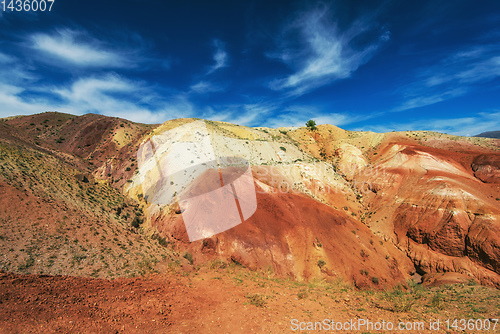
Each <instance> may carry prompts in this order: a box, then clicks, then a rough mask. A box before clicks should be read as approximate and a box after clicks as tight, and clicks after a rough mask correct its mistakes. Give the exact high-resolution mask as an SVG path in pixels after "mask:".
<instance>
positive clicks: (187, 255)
mask: <svg viewBox="0 0 500 334" xmlns="http://www.w3.org/2000/svg"><path fill="white" fill-rule="evenodd" d="M182 257H183V258H185V259H186V260H188V262H189V264H193V254H191V253H189V252H185V253H184V255H182Z"/></svg>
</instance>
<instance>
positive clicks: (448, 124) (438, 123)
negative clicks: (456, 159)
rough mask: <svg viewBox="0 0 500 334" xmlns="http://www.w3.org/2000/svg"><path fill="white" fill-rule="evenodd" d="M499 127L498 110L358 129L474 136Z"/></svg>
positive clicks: (499, 115)
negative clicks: (467, 115)
mask: <svg viewBox="0 0 500 334" xmlns="http://www.w3.org/2000/svg"><path fill="white" fill-rule="evenodd" d="M494 129H500V111H498V110H497V111H490V112H481V113H478V114H475V115H474V116H470V117H459V118H446V119H426V120H417V121H413V122H406V123H388V124H385V125H376V126H372V125H368V126H366V127H364V128H363V129H360V130H371V131H375V132H390V131H393V130H395V131H418V130H426V131H435V132H441V133H448V134H454V135H459V136H474V135H477V134H480V133H482V132H486V131H491V130H494Z"/></svg>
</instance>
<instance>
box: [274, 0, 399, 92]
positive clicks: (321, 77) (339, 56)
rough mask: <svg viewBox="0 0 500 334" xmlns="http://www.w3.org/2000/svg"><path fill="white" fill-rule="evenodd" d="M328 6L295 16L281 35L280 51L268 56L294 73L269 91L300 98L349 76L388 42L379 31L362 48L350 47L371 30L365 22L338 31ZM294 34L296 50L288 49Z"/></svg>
mask: <svg viewBox="0 0 500 334" xmlns="http://www.w3.org/2000/svg"><path fill="white" fill-rule="evenodd" d="M330 17H331V13H330V11H329V9H328V7H325V6H324V7H322V8H315V9H313V10H311V11H309V12H307V13H304V14H302V15H301V16H299V17H298V18H297V19H296V20H295V21H293V23H292V24H290V25H289V26H288V27H287V28H286V29H285V31H284V32H283V34H282V38H283V39H284V40H279V42H278V43H279V44H281V45H280V50H279V51H278V52H274V53H268V57H270V58H276V59H278V60H280V61H282V62H283V63H285V64H287V65H289V66H290V67H291V68H292V69H293V70H294V71H295V72H294V73H293V74H290V75H288V76H286V77H283V78H279V79H275V80H273V81H271V82H270V83H269V87H270V88H271V89H273V90H278V91H281V90H284V91H288V92H289V93H290V94H291V95H302V94H304V93H306V92H308V91H310V90H312V89H314V88H317V87H320V86H323V85H326V84H329V83H331V82H333V81H335V80H340V79H345V78H348V77H350V76H351V74H352V73H353V72H354V71H356V70H357V69H358V68H359V66H361V65H362V64H364V63H366V62H367V61H368V60H369V59H370V58H371V57H372V56H373V54H374V53H375V51H376V50H377V49H378V48H379V47H380V45H381V44H382V43H383V42H386V41H388V40H389V39H390V33H389V32H388V31H381V32H380V35H379V37H378V39H376V40H372V41H371V42H370V43H368V44H365V45H354V44H355V40H356V39H360V37H363V36H364V34H365V33H367V32H369V31H371V30H373V29H375V26H374V25H373V24H372V23H371V22H370V21H369V20H364V21H363V20H358V21H356V22H354V23H353V24H352V25H351V26H350V27H349V28H348V29H347V30H345V31H341V30H340V28H339V27H338V26H337V24H336V23H335V22H332V21H331V19H330ZM297 35H298V39H299V47H295V48H290V47H287V45H288V44H291V43H292V42H290V41H288V40H287V39H293V38H296V36H297Z"/></svg>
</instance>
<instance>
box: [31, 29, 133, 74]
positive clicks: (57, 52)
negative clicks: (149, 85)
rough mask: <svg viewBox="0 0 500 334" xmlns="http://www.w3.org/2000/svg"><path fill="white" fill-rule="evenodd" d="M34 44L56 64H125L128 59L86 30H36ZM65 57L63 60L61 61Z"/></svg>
mask: <svg viewBox="0 0 500 334" xmlns="http://www.w3.org/2000/svg"><path fill="white" fill-rule="evenodd" d="M29 41H30V43H31V47H32V48H33V49H35V50H36V51H38V52H40V53H41V54H42V55H43V56H44V59H45V60H47V61H50V62H51V63H52V64H54V65H58V66H66V65H67V64H68V63H70V64H72V65H74V66H79V67H113V68H115V67H124V66H128V65H130V64H129V61H128V60H127V59H126V58H125V57H124V56H123V55H122V54H119V53H118V52H115V51H113V50H111V48H110V47H106V45H105V43H104V42H102V41H99V40H97V39H95V38H93V37H91V36H89V35H88V33H87V32H84V31H76V30H71V29H58V30H56V31H55V32H53V33H51V34H45V33H36V34H33V35H31V36H30V37H29ZM61 61H62V63H61Z"/></svg>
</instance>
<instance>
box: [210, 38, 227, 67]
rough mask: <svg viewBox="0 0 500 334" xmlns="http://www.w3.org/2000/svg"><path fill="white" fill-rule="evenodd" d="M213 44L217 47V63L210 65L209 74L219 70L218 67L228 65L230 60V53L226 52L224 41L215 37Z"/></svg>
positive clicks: (214, 56) (215, 59)
mask: <svg viewBox="0 0 500 334" xmlns="http://www.w3.org/2000/svg"><path fill="white" fill-rule="evenodd" d="M213 45H214V47H215V52H214V55H213V59H214V61H215V64H214V65H212V66H211V67H210V69H209V70H208V72H207V74H211V73H213V72H215V71H217V70H218V69H221V68H224V67H227V66H228V62H229V55H228V54H227V52H226V48H225V45H224V43H223V42H222V41H220V40H218V39H215V40H214V41H213Z"/></svg>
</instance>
